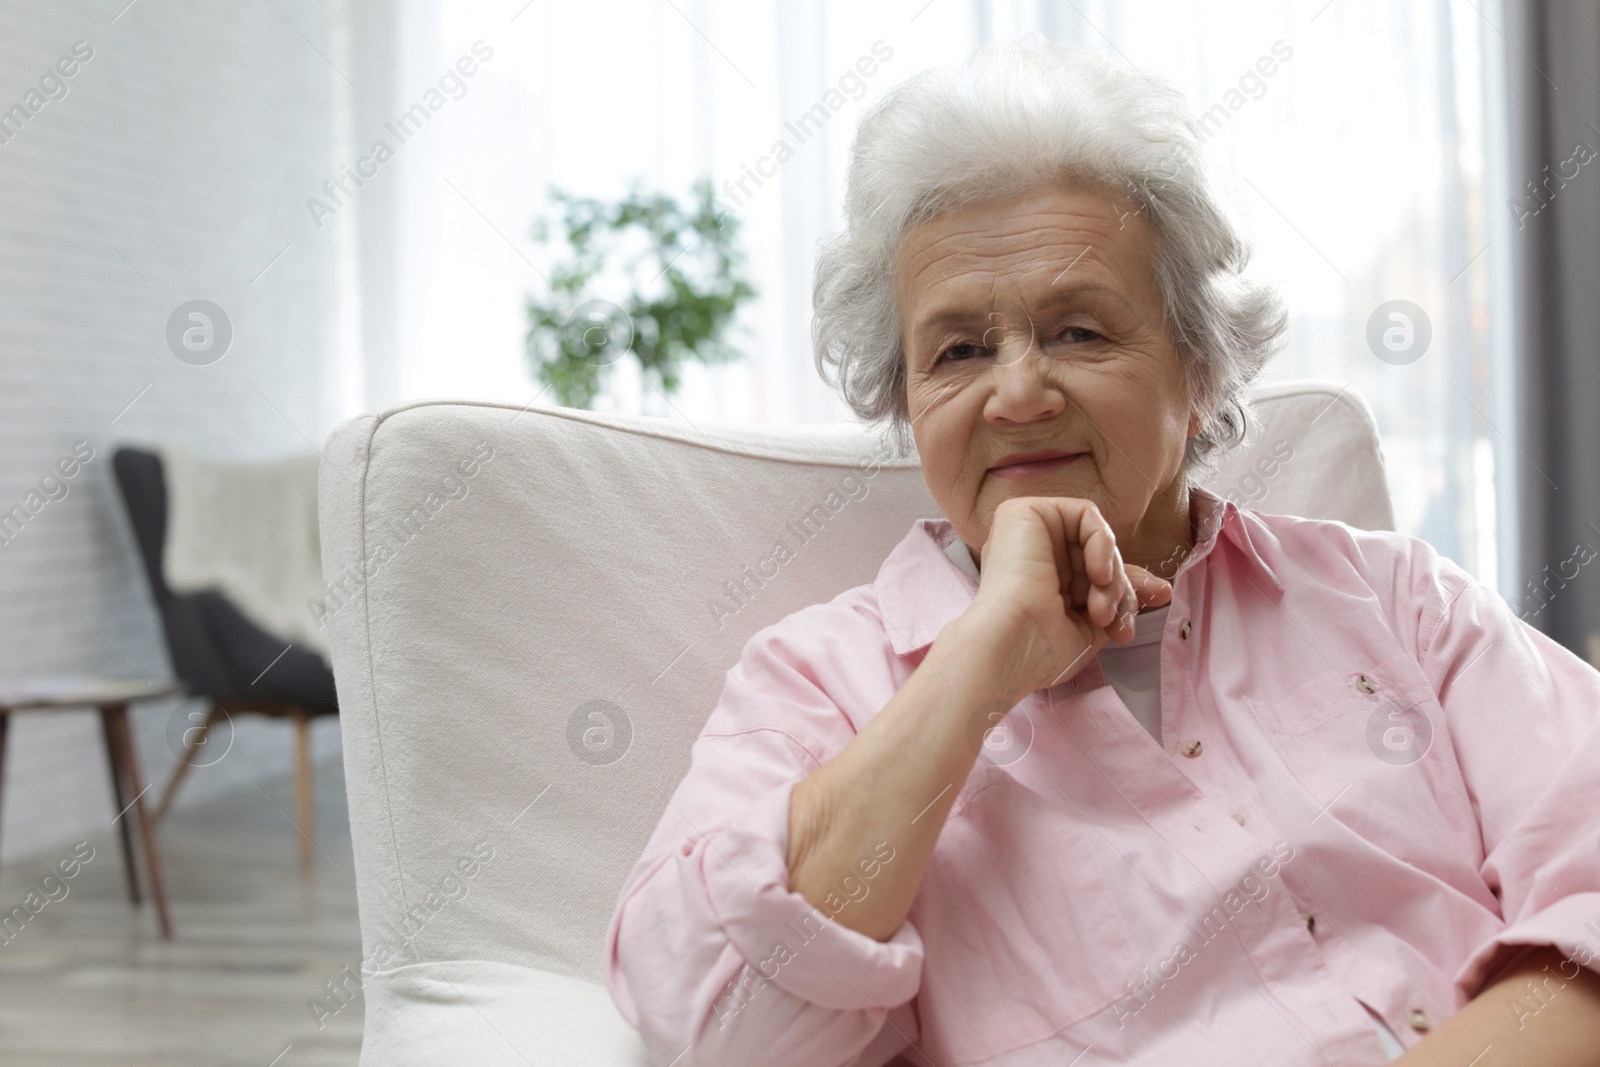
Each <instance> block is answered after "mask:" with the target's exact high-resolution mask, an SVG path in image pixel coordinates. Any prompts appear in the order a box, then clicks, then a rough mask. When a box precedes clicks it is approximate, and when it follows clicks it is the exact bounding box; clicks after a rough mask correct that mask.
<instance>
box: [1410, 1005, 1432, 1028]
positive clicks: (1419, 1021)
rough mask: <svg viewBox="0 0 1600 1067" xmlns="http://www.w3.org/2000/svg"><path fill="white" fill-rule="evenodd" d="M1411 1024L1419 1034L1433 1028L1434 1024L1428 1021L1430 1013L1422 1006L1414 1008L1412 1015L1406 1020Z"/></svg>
mask: <svg viewBox="0 0 1600 1067" xmlns="http://www.w3.org/2000/svg"><path fill="white" fill-rule="evenodd" d="M1406 1022H1408V1023H1410V1024H1411V1029H1413V1030H1415V1031H1416V1032H1417V1033H1419V1034H1425V1033H1427V1032H1428V1031H1429V1030H1432V1029H1433V1024H1432V1023H1430V1022H1428V1015H1427V1013H1426V1012H1424V1011H1423V1010H1422V1009H1421V1008H1412V1009H1411V1017H1410V1018H1408V1019H1407V1020H1406Z"/></svg>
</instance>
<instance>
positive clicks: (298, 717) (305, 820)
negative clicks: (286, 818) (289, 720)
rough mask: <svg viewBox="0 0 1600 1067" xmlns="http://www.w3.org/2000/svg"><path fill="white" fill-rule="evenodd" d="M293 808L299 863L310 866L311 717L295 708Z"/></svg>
mask: <svg viewBox="0 0 1600 1067" xmlns="http://www.w3.org/2000/svg"><path fill="white" fill-rule="evenodd" d="M291 714H292V716H293V718H294V740H295V745H294V749H295V787H296V788H295V809H296V812H295V813H296V814H297V815H298V816H299V819H300V865H301V866H302V867H309V866H311V842H312V835H313V833H314V830H313V827H312V825H311V717H310V716H309V715H307V714H306V713H305V712H304V711H303V710H302V709H300V708H295V709H294V711H293V712H292V713H291Z"/></svg>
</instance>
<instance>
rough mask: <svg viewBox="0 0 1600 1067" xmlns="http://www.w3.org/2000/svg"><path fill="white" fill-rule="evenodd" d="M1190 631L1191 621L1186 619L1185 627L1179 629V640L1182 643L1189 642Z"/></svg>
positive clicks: (1184, 621)
mask: <svg viewBox="0 0 1600 1067" xmlns="http://www.w3.org/2000/svg"><path fill="white" fill-rule="evenodd" d="M1189 629H1190V627H1189V620H1188V619H1184V620H1183V625H1182V626H1179V627H1178V640H1180V641H1187V640H1189Z"/></svg>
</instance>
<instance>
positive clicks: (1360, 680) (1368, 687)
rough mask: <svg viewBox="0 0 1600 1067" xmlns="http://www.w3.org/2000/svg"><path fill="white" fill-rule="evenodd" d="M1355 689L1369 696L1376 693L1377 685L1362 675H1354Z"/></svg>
mask: <svg viewBox="0 0 1600 1067" xmlns="http://www.w3.org/2000/svg"><path fill="white" fill-rule="evenodd" d="M1356 688H1357V689H1359V690H1361V691H1362V692H1363V693H1366V694H1367V695H1368V696H1371V695H1372V694H1373V693H1376V692H1377V691H1378V683H1377V682H1374V681H1373V680H1372V679H1371V678H1368V677H1367V676H1366V675H1364V674H1358V675H1356Z"/></svg>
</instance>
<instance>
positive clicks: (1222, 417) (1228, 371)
mask: <svg viewBox="0 0 1600 1067" xmlns="http://www.w3.org/2000/svg"><path fill="white" fill-rule="evenodd" d="M1195 130H1196V126H1195V123H1194V119H1193V110H1192V108H1191V106H1190V104H1189V101H1188V99H1187V98H1186V97H1185V96H1184V95H1183V94H1182V93H1181V92H1180V91H1178V90H1177V89H1176V88H1175V87H1173V86H1172V85H1171V83H1169V82H1166V81H1164V80H1158V79H1155V78H1151V77H1148V76H1146V75H1144V74H1141V73H1139V72H1137V71H1134V70H1131V69H1128V68H1125V67H1122V66H1119V65H1117V64H1115V63H1113V62H1112V61H1111V60H1110V59H1109V58H1107V57H1106V56H1104V55H1102V54H1101V53H1099V52H1096V51H1093V50H1090V49H1084V48H1073V47H1053V48H1046V49H1035V48H1024V47H1022V46H1020V45H1018V44H1014V43H1008V44H1000V45H991V46H988V47H985V48H982V49H979V50H978V51H977V52H976V53H975V54H974V56H973V57H972V59H971V61H970V62H969V63H968V64H967V65H966V66H965V67H964V68H956V69H934V70H928V71H924V72H922V73H921V74H919V75H917V76H915V77H913V78H911V79H910V80H909V81H907V82H905V83H903V84H901V85H899V86H896V87H895V88H894V89H893V90H891V91H890V92H889V93H888V94H887V95H886V96H885V97H884V99H883V100H881V101H880V102H879V103H877V104H876V105H875V106H873V107H872V108H871V109H870V110H868V111H867V112H866V113H865V114H864V115H863V116H862V119H861V123H860V126H859V128H858V129H857V133H856V139H855V143H854V145H853V146H852V147H851V152H850V167H849V173H848V178H847V191H846V195H845V203H844V214H845V229H844V231H843V232H841V233H839V234H837V235H836V236H834V237H833V238H831V239H830V240H829V241H828V242H827V243H826V245H825V246H824V248H823V249H822V251H821V253H820V255H819V256H818V259H817V270H816V281H815V285H814V288H813V293H812V304H813V318H812V327H811V331H812V346H813V348H814V350H815V356H816V364H817V370H818V372H819V373H820V374H821V375H822V378H823V380H824V381H826V382H828V383H829V384H830V385H837V387H838V389H839V391H840V393H841V395H842V396H843V398H844V401H845V403H847V404H848V405H849V406H850V408H851V410H853V411H854V412H855V414H856V416H857V417H858V418H860V419H862V420H864V421H867V422H869V423H872V424H875V425H877V426H879V427H881V428H883V429H884V431H885V433H884V436H885V442H886V443H888V444H891V445H892V446H893V447H894V448H895V449H897V450H898V451H899V453H900V454H901V455H907V454H909V453H910V452H911V451H912V449H913V448H914V444H913V439H912V436H911V432H910V417H909V413H908V410H907V407H906V367H905V355H904V348H903V346H902V339H901V336H900V320H899V314H898V309H897V308H896V305H895V297H894V288H893V287H894V280H893V273H892V272H893V263H894V256H895V252H896V250H897V249H898V248H899V247H900V243H901V241H902V239H903V238H904V236H905V235H906V233H907V232H908V231H909V230H910V229H912V228H913V227H914V226H916V225H918V224H920V223H922V222H925V221H927V220H928V219H930V218H932V217H934V216H935V215H938V214H940V213H942V212H945V211H949V210H952V209H955V208H958V207H962V206H965V205H967V204H971V203H975V202H979V201H991V200H999V199H1008V198H1011V197H1014V196H1016V195H1019V194H1021V193H1024V192H1027V191H1030V190H1032V189H1036V188H1039V187H1042V186H1049V185H1069V186H1076V187H1088V188H1103V189H1108V190H1115V191H1120V192H1122V193H1123V194H1125V195H1126V196H1127V197H1128V198H1129V199H1130V200H1131V201H1132V202H1133V203H1134V204H1135V205H1137V207H1138V210H1139V213H1141V214H1143V215H1144V216H1145V218H1146V219H1147V220H1148V222H1149V224H1150V226H1151V229H1152V232H1153V234H1154V237H1155V262H1154V271H1155V284H1156V291H1157V293H1158V294H1159V295H1160V298H1161V303H1162V307H1163V310H1164V313H1165V317H1166V325H1167V330H1168V334H1169V336H1170V337H1171V339H1172V342H1173V344H1174V346H1175V347H1176V349H1177V351H1178V355H1179V358H1180V359H1181V361H1182V364H1183V368H1184V371H1185V374H1186V376H1187V378H1188V381H1189V391H1190V400H1191V402H1192V403H1194V404H1195V405H1196V406H1197V407H1198V408H1199V409H1200V411H1201V413H1202V414H1203V415H1204V418H1205V425H1204V429H1202V430H1201V432H1200V433H1199V434H1198V435H1196V436H1194V437H1191V438H1190V439H1189V443H1188V447H1187V450H1186V453H1185V463H1186V466H1189V467H1192V466H1193V465H1194V464H1195V463H1196V462H1197V461H1200V462H1206V461H1208V460H1210V459H1211V458H1212V454H1213V453H1214V451H1216V450H1219V449H1226V448H1231V447H1233V446H1234V445H1236V444H1238V443H1239V442H1240V441H1241V440H1243V438H1244V434H1245V430H1246V427H1247V421H1248V419H1249V417H1250V410H1249V403H1248V393H1247V388H1248V386H1249V384H1250V382H1251V381H1252V380H1253V379H1254V378H1255V377H1256V375H1257V374H1258V373H1260V371H1261V368H1262V367H1263V366H1264V365H1265V364H1266V362H1267V361H1268V360H1269V359H1270V358H1271V357H1272V356H1273V354H1274V353H1275V352H1276V351H1277V348H1278V345H1279V343H1280V342H1281V340H1282V338H1283V335H1284V332H1285V330H1286V327H1287V319H1288V316H1287V313H1286V312H1285V310H1284V307H1283V303H1282V301H1281V300H1280V299H1279V297H1278V295H1277V292H1276V291H1275V290H1274V289H1273V288H1272V287H1271V286H1270V285H1267V284H1262V283H1256V282H1252V281H1249V280H1247V279H1246V278H1245V277H1244V269H1245V266H1246V265H1247V263H1248V262H1249V259H1250V251H1251V250H1250V246H1249V243H1248V242H1247V241H1246V240H1245V238H1244V237H1243V235H1242V234H1240V233H1239V232H1238V230H1236V229H1235V227H1234V225H1233V222H1232V221H1231V220H1230V218H1229V217H1228V214H1227V212H1226V211H1225V209H1224V208H1223V206H1222V204H1221V202H1220V201H1219V200H1218V198H1217V196H1216V194H1215V193H1214V192H1213V189H1212V185H1211V182H1210V180H1209V178H1208V177H1207V175H1206V173H1205V169H1204V165H1203V163H1202V161H1201V159H1200V156H1199V141H1198V139H1197V137H1196V134H1195ZM830 366H832V367H834V368H836V370H837V378H836V379H835V378H834V377H833V376H832V375H830V373H829V368H830Z"/></svg>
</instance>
